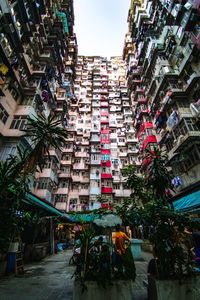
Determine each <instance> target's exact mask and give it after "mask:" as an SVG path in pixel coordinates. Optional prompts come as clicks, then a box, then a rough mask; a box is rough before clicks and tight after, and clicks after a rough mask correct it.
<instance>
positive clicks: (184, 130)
mask: <svg viewBox="0 0 200 300" xmlns="http://www.w3.org/2000/svg"><path fill="white" fill-rule="evenodd" d="M199 132H200V126H199V125H197V124H194V123H193V119H192V118H182V120H181V121H180V122H179V123H178V124H177V125H176V127H175V128H173V129H172V131H171V132H170V136H169V137H168V139H167V140H166V142H165V143H166V148H167V150H168V157H169V159H171V158H172V157H173V156H174V155H175V152H176V151H180V150H181V149H182V148H183V147H185V146H187V145H188V144H191V143H192V142H194V141H197V140H200V134H199Z"/></svg>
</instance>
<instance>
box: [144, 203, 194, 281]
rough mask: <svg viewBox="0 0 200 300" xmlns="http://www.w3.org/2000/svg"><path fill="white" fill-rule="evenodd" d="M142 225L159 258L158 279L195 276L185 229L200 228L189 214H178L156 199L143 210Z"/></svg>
mask: <svg viewBox="0 0 200 300" xmlns="http://www.w3.org/2000/svg"><path fill="white" fill-rule="evenodd" d="M140 214H141V224H143V226H144V227H145V228H146V230H147V232H148V238H149V241H150V242H151V244H152V245H153V247H154V251H155V255H156V257H157V258H158V264H157V270H158V274H157V277H158V278H159V279H171V278H172V279H177V278H178V279H179V278H182V277H183V276H191V275H193V274H194V259H193V255H192V253H191V245H190V243H189V240H188V235H187V233H185V229H186V228H190V229H191V228H194V227H197V226H199V225H198V224H197V223H196V222H194V221H192V220H191V218H190V217H189V216H188V215H186V214H181V213H177V212H175V211H174V210H173V209H172V208H171V207H169V206H168V205H163V203H162V202H160V201H159V200H154V201H151V202H149V203H148V204H146V205H145V207H144V209H143V210H141V211H140Z"/></svg>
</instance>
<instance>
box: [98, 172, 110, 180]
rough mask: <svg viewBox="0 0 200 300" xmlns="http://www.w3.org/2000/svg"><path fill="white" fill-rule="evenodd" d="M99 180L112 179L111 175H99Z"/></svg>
mask: <svg viewBox="0 0 200 300" xmlns="http://www.w3.org/2000/svg"><path fill="white" fill-rule="evenodd" d="M101 179H112V174H108V173H101Z"/></svg>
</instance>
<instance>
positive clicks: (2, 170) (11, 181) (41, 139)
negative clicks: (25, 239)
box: [0, 116, 67, 252]
mask: <svg viewBox="0 0 200 300" xmlns="http://www.w3.org/2000/svg"><path fill="white" fill-rule="evenodd" d="M24 132H25V133H24V136H23V138H25V137H26V138H30V140H31V143H32V145H31V146H32V148H31V147H30V148H27V149H21V148H18V149H17V150H18V151H17V155H16V156H10V157H8V159H7V160H6V161H1V162H0V190H1V195H0V213H1V218H0V250H1V251H3V252H4V251H7V249H8V245H9V243H10V241H11V240H12V237H13V236H14V235H16V234H19V233H20V232H21V231H22V230H23V227H24V226H25V224H26V222H28V221H30V219H31V218H32V217H34V214H33V213H32V212H31V211H29V209H28V208H27V207H26V206H25V204H24V202H23V201H22V200H24V199H25V197H26V194H27V193H28V192H29V183H30V182H29V176H30V175H33V174H34V172H35V171H36V167H37V165H39V168H40V170H41V169H42V167H43V162H44V155H48V156H50V155H49V149H50V148H51V147H53V148H55V149H61V147H62V146H63V145H64V144H65V139H66V137H67V133H66V130H65V129H63V128H62V127H60V121H58V120H57V119H56V118H55V117H54V116H53V117H52V116H49V117H48V118H45V117H44V116H39V117H35V118H30V117H29V118H28V123H27V127H26V129H25V130H24Z"/></svg>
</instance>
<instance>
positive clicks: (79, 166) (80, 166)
mask: <svg viewBox="0 0 200 300" xmlns="http://www.w3.org/2000/svg"><path fill="white" fill-rule="evenodd" d="M76 169H77V170H85V169H88V166H86V165H85V164H84V163H75V164H73V170H76Z"/></svg>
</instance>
